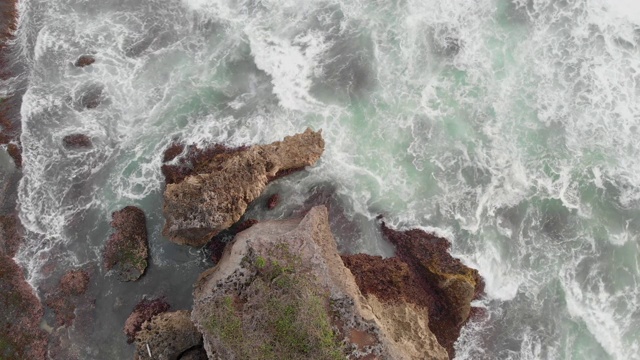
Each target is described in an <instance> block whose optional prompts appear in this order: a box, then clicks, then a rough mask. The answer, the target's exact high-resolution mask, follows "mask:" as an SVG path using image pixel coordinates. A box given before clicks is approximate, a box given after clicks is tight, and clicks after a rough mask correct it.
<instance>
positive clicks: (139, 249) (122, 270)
mask: <svg viewBox="0 0 640 360" xmlns="http://www.w3.org/2000/svg"><path fill="white" fill-rule="evenodd" d="M111 217H112V220H111V226H112V227H113V229H114V232H113V233H112V234H111V236H109V240H108V241H107V245H106V248H105V251H104V255H103V261H104V267H105V268H106V269H107V270H111V269H113V270H114V271H115V272H116V274H117V276H118V278H119V279H120V280H121V281H135V280H137V279H138V278H140V277H141V276H142V274H144V271H145V269H146V268H147V258H148V255H149V254H148V245H147V225H146V221H145V216H144V212H143V211H142V210H141V209H140V208H137V207H135V206H127V207H125V208H124V209H122V210H119V211H115V212H113V214H111Z"/></svg>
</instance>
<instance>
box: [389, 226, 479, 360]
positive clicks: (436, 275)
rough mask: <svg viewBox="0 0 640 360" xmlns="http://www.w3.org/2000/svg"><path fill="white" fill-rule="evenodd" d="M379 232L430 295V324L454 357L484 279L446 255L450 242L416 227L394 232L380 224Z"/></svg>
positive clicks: (449, 255)
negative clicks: (463, 327)
mask: <svg viewBox="0 0 640 360" xmlns="http://www.w3.org/2000/svg"><path fill="white" fill-rule="evenodd" d="M382 233H383V234H384V236H385V237H386V238H387V239H388V240H389V241H390V242H391V243H393V244H394V245H395V246H396V255H397V257H398V258H399V259H400V260H402V261H403V262H405V263H406V264H407V265H409V267H410V269H411V272H413V273H414V274H416V275H417V278H418V279H419V280H418V282H419V283H420V284H421V287H422V288H424V289H425V290H426V291H427V293H428V294H429V297H428V298H427V299H428V301H429V303H428V304H427V306H428V308H429V323H430V327H431V328H432V329H438V330H437V331H434V333H435V334H436V336H437V338H438V342H440V344H442V346H444V347H445V348H446V349H447V352H448V353H449V355H450V356H451V358H453V357H454V350H453V344H454V342H455V341H456V340H457V339H458V336H460V329H461V328H462V326H463V325H464V324H465V323H466V322H467V320H468V319H469V314H470V311H471V301H472V300H473V299H476V298H478V297H479V296H480V295H481V294H482V293H483V291H484V281H483V280H482V278H481V277H480V275H479V274H478V271H477V270H475V269H471V268H469V267H467V266H465V265H464V264H462V262H461V261H460V260H459V259H456V258H454V257H452V256H451V254H449V248H450V246H451V244H450V243H449V241H448V240H447V239H443V238H439V237H437V236H435V235H432V234H429V233H426V232H424V231H422V230H419V229H412V230H407V231H397V230H393V229H390V228H388V227H387V226H386V225H385V224H384V223H382Z"/></svg>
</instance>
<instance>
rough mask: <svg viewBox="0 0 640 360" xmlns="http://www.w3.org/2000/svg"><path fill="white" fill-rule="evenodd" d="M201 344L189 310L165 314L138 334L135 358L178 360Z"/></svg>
mask: <svg viewBox="0 0 640 360" xmlns="http://www.w3.org/2000/svg"><path fill="white" fill-rule="evenodd" d="M201 344H202V335H200V333H199V332H198V331H197V330H196V327H195V326H194V325H193V323H192V322H191V314H190V312H189V311H187V310H180V311H175V312H165V313H161V314H159V315H156V316H154V317H153V318H152V319H151V320H149V321H146V322H145V323H144V324H143V325H142V329H141V330H140V331H139V332H138V333H137V334H136V337H135V345H136V352H135V356H134V359H138V360H143V359H153V360H177V359H180V358H181V357H182V355H183V354H185V353H186V352H188V351H189V350H191V349H194V348H197V347H198V346H201Z"/></svg>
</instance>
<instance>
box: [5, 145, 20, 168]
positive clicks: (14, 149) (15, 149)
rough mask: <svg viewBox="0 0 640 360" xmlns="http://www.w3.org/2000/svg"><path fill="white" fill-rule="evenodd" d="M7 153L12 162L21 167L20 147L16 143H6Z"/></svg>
mask: <svg viewBox="0 0 640 360" xmlns="http://www.w3.org/2000/svg"><path fill="white" fill-rule="evenodd" d="M7 153H8V154H9V156H11V158H12V159H13V163H14V164H16V167H17V168H21V167H22V149H20V146H19V145H18V144H16V143H9V144H7Z"/></svg>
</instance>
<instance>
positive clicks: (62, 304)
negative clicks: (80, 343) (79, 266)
mask: <svg viewBox="0 0 640 360" xmlns="http://www.w3.org/2000/svg"><path fill="white" fill-rule="evenodd" d="M88 286H89V273H88V272H87V271H85V270H70V271H68V272H67V273H66V274H64V275H63V276H62V278H61V279H60V282H59V283H58V287H57V288H56V290H55V291H54V292H53V293H50V294H48V295H47V296H46V299H45V305H47V306H48V307H50V308H51V309H53V311H54V313H55V314H56V324H57V325H58V326H70V325H71V324H72V323H73V320H74V319H75V317H76V315H75V310H76V306H77V304H76V303H77V301H78V296H80V295H82V294H84V293H85V292H86V291H87V288H88Z"/></svg>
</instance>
